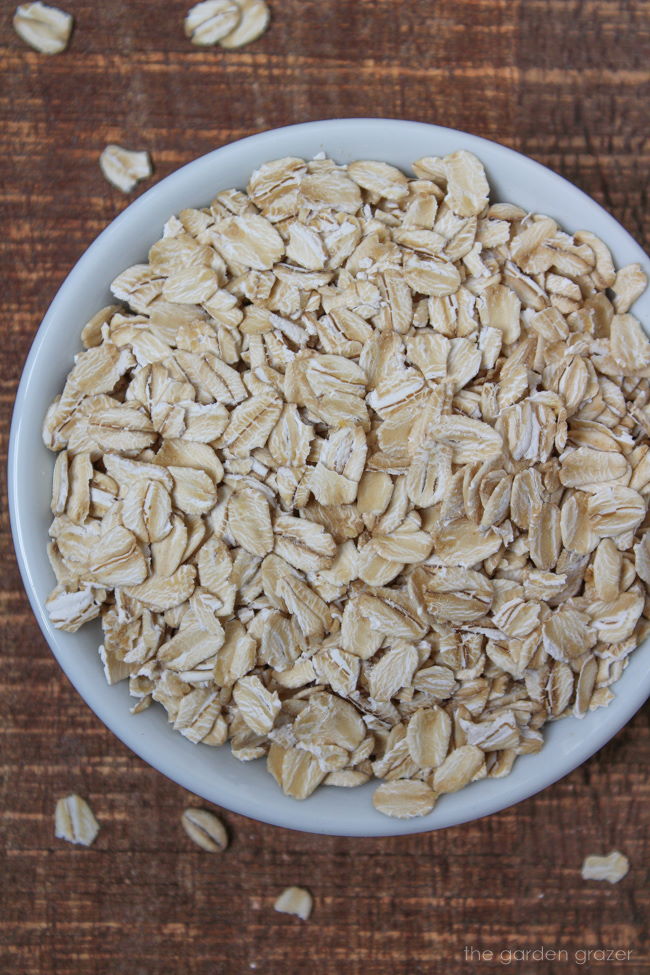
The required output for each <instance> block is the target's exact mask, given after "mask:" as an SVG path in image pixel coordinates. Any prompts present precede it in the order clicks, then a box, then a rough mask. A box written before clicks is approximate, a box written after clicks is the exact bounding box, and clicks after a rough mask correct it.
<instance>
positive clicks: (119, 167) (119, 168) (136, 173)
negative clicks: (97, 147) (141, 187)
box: [99, 144, 153, 193]
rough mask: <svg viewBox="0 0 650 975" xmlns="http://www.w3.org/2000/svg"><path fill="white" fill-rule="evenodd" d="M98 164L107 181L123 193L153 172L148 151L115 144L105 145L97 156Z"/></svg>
mask: <svg viewBox="0 0 650 975" xmlns="http://www.w3.org/2000/svg"><path fill="white" fill-rule="evenodd" d="M99 165H100V168H101V171H102V173H103V174H104V176H105V177H106V179H107V180H108V182H109V183H112V184H113V186H116V187H117V188H118V190H122V192H123V193H130V192H131V190H132V189H133V188H134V187H135V185H136V183H139V182H140V180H142V179H147V177H148V176H151V173H152V172H153V170H152V168H151V159H150V157H149V153H148V152H144V151H143V152H136V151H135V150H133V149H124V148H123V147H122V146H118V145H115V144H111V145H108V146H106V148H105V149H104V150H103V152H102V154H101V156H100V157H99Z"/></svg>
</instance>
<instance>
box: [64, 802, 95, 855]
mask: <svg viewBox="0 0 650 975" xmlns="http://www.w3.org/2000/svg"><path fill="white" fill-rule="evenodd" d="M98 832H99V823H98V822H97V820H96V819H95V817H94V815H93V812H92V809H91V808H90V806H89V805H88V803H87V802H86V800H85V799H82V798H81V796H78V795H76V794H75V793H72V795H69V796H66V797H65V798H64V799H59V800H58V802H57V804H56V810H55V814H54V835H55V836H57V837H58V838H59V839H62V840H67V841H68V843H77V844H79V845H80V846H90V845H91V844H92V843H94V841H95V839H96V837H97V834H98Z"/></svg>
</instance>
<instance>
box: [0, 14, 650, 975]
mask: <svg viewBox="0 0 650 975" xmlns="http://www.w3.org/2000/svg"><path fill="white" fill-rule="evenodd" d="M61 3H62V5H63V6H65V8H66V9H68V10H70V11H71V12H72V13H74V15H75V18H76V29H75V33H74V36H73V40H72V44H71V46H70V49H69V50H68V51H67V52H66V53H64V54H62V55H60V56H57V57H50V58H48V57H45V56H42V55H39V54H37V53H35V52H32V51H30V50H29V49H27V48H26V47H25V46H24V45H23V44H22V43H21V42H20V41H19V40H18V38H17V37H16V36H15V35H14V33H13V31H12V28H11V15H12V12H13V3H4V4H3V5H2V12H1V14H0V18H1V20H0V61H1V69H0V70H1V73H2V77H1V81H0V112H1V116H0V180H1V182H2V184H3V211H4V212H3V220H2V225H1V236H0V248H1V252H2V279H1V280H2V291H1V297H2V304H3V306H4V307H3V321H2V333H1V340H0V341H1V343H2V367H3V371H2V386H1V406H2V410H3V414H4V418H5V422H3V425H2V430H1V434H0V436H1V439H2V448H3V450H6V445H7V439H8V423H9V418H10V413H11V407H12V402H13V397H14V392H15V387H16V384H17V382H18V379H19V376H20V371H21V368H22V364H23V361H24V358H25V355H26V353H27V349H28V347H29V344H30V341H31V339H32V336H33V334H34V332H35V330H36V328H37V326H38V324H39V321H40V319H41V317H42V315H43V313H44V311H45V309H46V307H47V305H48V304H49V302H50V301H51V299H52V298H53V296H54V294H55V293H56V291H57V288H58V287H59V285H60V284H61V282H62V280H63V278H64V277H65V275H66V274H67V273H68V271H69V269H70V268H71V266H72V265H73V264H74V262H75V261H76V260H77V258H78V257H79V255H80V254H81V253H82V252H83V251H84V249H85V248H86V247H87V246H88V245H89V244H90V242H91V241H92V240H93V238H94V237H95V236H96V235H97V234H98V233H99V231H100V230H101V229H102V228H103V227H104V226H105V225H106V224H107V223H108V222H109V221H110V220H112V219H113V217H114V216H115V215H116V214H117V213H118V212H119V211H120V210H121V209H123V208H124V207H125V206H126V205H127V204H128V203H129V198H127V197H124V196H123V195H122V194H120V193H119V192H118V191H117V190H114V189H112V188H111V187H110V186H109V185H108V184H107V183H106V182H105V181H104V179H103V178H102V176H101V174H100V171H99V168H98V166H97V157H98V155H99V153H100V151H101V150H102V148H103V147H104V145H105V144H106V143H107V142H111V141H116V142H119V143H122V144H124V145H126V146H130V147H133V148H146V149H148V150H149V151H150V152H151V154H152V156H153V158H154V160H155V166H156V172H155V176H154V177H153V178H154V179H158V178H161V177H163V176H165V175H167V174H168V173H169V172H171V171H172V170H174V169H176V168H177V167H178V166H180V165H182V164H183V163H185V162H187V161H189V160H190V159H192V158H194V157H195V156H198V155H201V154H202V153H205V152H207V151H208V150H210V149H213V148H215V147H217V146H220V145H223V144H224V143H227V142H230V141H231V140H233V139H238V138H240V137H241V136H245V135H248V134H250V133H252V132H256V131H259V130H262V129H267V128H271V127H273V126H278V125H285V124H287V123H291V122H299V121H304V120H308V119H317V118H323V117H336V116H359V115H386V116H394V117H405V118H413V119H419V120H422V121H427V122H437V123H441V124H443V125H448V126H454V127H457V128H460V129H466V130H468V131H470V132H474V133H477V134H479V135H482V136H487V137H489V138H491V139H496V140H498V141H500V142H504V143H506V144H507V145H510V146H513V147H515V148H517V149H520V150H522V151H523V152H526V153H528V154H529V155H531V156H534V157H535V158H536V159H538V160H540V161H541V162H543V163H546V164H547V165H549V166H551V167H552V168H554V169H556V170H557V171H559V172H560V173H562V174H563V175H564V176H567V177H568V178H569V179H571V180H573V181H574V182H575V183H577V184H578V185H579V186H581V187H582V188H583V189H584V190H586V191H587V192H588V193H590V194H591V195H592V196H594V197H595V198H596V199H597V200H598V201H599V202H600V203H602V204H603V205H604V206H605V207H607V209H609V210H610V211H611V212H612V213H613V214H614V215H615V216H616V217H617V218H618V219H619V220H620V221H621V222H622V223H623V224H624V225H625V226H626V227H627V229H628V230H629V231H630V232H631V233H632V234H633V235H634V236H635V237H636V238H637V239H638V240H639V242H640V243H641V244H645V245H646V246H647V244H648V238H649V236H650V211H649V209H648V199H647V191H648V166H649V163H650V158H649V157H650V148H649V144H648V121H649V119H648V106H649V104H650V102H649V97H648V96H649V88H650V73H649V70H648V65H649V62H650V43H649V39H650V38H649V31H650V2H648V0H271V6H272V8H273V23H272V26H271V28H270V30H269V31H268V33H267V34H266V35H265V36H264V37H263V38H262V39H260V40H259V41H258V42H256V43H255V44H253V45H251V46H250V47H248V48H245V49H243V50H241V51H233V52H225V51H222V50H220V49H216V50H207V51H201V50H199V49H195V48H192V46H191V45H190V44H189V43H188V42H187V41H186V40H185V38H184V36H183V31H182V17H183V14H184V11H185V5H184V3H183V2H182V0H166V2H162V0H161V2H154V0H129V2H127V0H106V2H103V3H99V2H96V0H86V2H83V0H61ZM150 182H151V181H148V182H147V183H145V184H144V186H143V187H142V188H143V189H144V188H145V187H146V186H147V185H150ZM3 494H4V492H3ZM1 527H2V537H1V545H2V549H1V552H0V559H1V563H0V564H1V566H2V572H3V579H2V588H1V591H0V620H1V623H2V634H1V639H2V645H1V648H0V649H1V653H0V694H1V700H0V734H1V739H0V742H1V745H0V747H1V758H0V763H1V765H2V785H1V788H2V796H1V797H0V810H1V812H2V820H3V832H4V846H5V850H6V855H5V861H4V877H3V878H2V880H1V881H0V899H1V901H2V904H1V905H0V958H1V960H0V971H1V972H2V973H3V975H4V973H7V975H14V973H15V975H42V973H56V975H91V973H92V975H99V973H102V975H104V973H111V975H118V973H119V975H159V973H160V975H162V973H165V975H167V973H169V975H175V973H183V975H217V973H219V975H221V973H224V975H243V973H249V972H255V973H259V975H262V973H264V975H298V973H301V975H302V973H304V972H305V971H307V972H310V973H312V972H313V973H314V975H330V973H332V975H339V973H341V975H361V973H363V975H438V973H441V975H442V973H444V975H456V973H464V972H466V971H473V970H478V971H480V970H482V969H486V970H494V969H495V968H502V967H505V966H503V965H500V964H496V963H490V962H488V961H483V962H478V961H474V962H472V963H469V962H465V951H464V949H465V947H466V946H470V945H473V946H475V947H481V948H483V949H492V950H494V951H495V952H499V951H502V950H504V949H509V948H510V949H516V948H518V949H521V948H527V947H528V948H534V947H539V946H544V947H545V948H546V949H567V950H568V952H569V956H570V957H571V956H573V955H574V953H575V952H576V951H580V950H582V949H589V948H599V947H604V948H608V949H622V950H625V951H631V952H632V959H631V960H630V961H629V962H626V963H625V964H615V963H614V962H609V963H607V964H602V965H595V964H592V965H591V968H600V969H601V970H602V971H607V972H618V971H620V972H628V973H630V975H632V973H634V975H638V973H642V972H648V971H650V945H649V942H648V934H647V930H648V921H649V911H648V905H649V901H650V890H649V886H648V852H649V847H650V838H649V830H648V825H649V822H650V811H649V810H650V803H649V802H648V799H649V788H648V774H647V768H648V758H649V756H650V749H649V744H650V734H649V731H648V712H647V710H646V712H645V713H640V714H638V715H637V716H636V718H635V719H634V720H633V721H632V722H631V723H630V724H629V725H628V727H627V728H625V729H624V730H623V731H622V732H621V733H620V734H619V735H618V736H617V737H616V738H615V739H614V741H612V742H611V743H610V744H609V745H608V746H607V747H606V748H604V749H603V750H602V751H601V752H600V753H599V754H598V755H597V756H596V757H594V758H593V759H592V760H591V761H590V762H588V763H587V764H586V765H585V766H584V767H583V768H581V769H579V770H578V771H576V772H574V773H573V774H572V775H570V776H569V777H568V778H566V779H564V780H563V781H562V782H560V783H558V784H557V785H555V786H553V787H552V788H549V789H547V790H546V791H545V792H544V793H542V794H541V795H539V796H537V797H535V798H533V799H530V800H528V801H527V802H524V803H522V804H521V805H519V806H517V807H515V808H513V809H509V810H507V811H505V812H503V813H501V814H500V815H495V816H492V817H490V818H489V819H485V820H482V821H480V822H476V823H473V824H471V825H468V826H464V827H459V828H456V829H451V830H447V831H445V832H438V833H432V834H429V835H421V836H413V837H411V838H403V839H380V840H349V839H337V838H327V837H325V838H324V837H317V836H311V835H305V834H299V833H291V832H288V831H283V830H280V829H275V828H273V827H270V826H264V825H260V824H257V823H254V822H251V821H249V820H246V819H243V818H240V817H237V816H234V815H230V814H228V813H225V816H224V818H225V819H226V821H227V823H228V825H229V827H230V829H231V831H232V846H231V848H230V849H229V850H228V852H227V853H226V854H225V855H224V856H222V857H210V856H209V855H207V854H203V853H202V851H200V850H198V849H196V848H194V847H193V846H192V844H191V843H190V841H189V840H188V839H187V838H186V837H185V835H184V834H183V832H182V831H181V828H180V825H179V816H180V814H181V811H182V810H183V808H184V807H185V806H186V804H187V803H188V801H192V800H195V801H197V800H196V797H192V796H189V795H187V794H186V793H184V792H183V790H182V789H180V788H179V787H177V786H176V785H174V784H173V783H171V782H169V781H167V780H166V779H164V778H163V777H162V776H160V775H159V774H158V773H156V772H154V771H153V770H152V769H150V768H148V767H147V766H145V765H144V764H143V763H142V762H141V761H140V760H139V759H137V758H136V757H135V756H134V755H132V754H130V753H129V752H128V751H127V750H126V749H125V748H124V746H123V745H121V743H120V742H119V741H117V739H115V738H114V737H113V736H112V734H110V733H109V732H108V731H107V730H106V729H105V728H104V727H103V726H102V725H101V724H100V722H99V721H98V720H97V719H96V718H95V717H94V715H93V714H92V713H91V712H90V711H89V709H88V708H87V707H86V705H85V704H84V703H83V702H82V701H81V700H80V698H79V697H78V696H77V694H76V692H75V691H73V690H72V688H71V687H70V685H69V684H68V682H67V680H66V679H65V678H64V676H63V674H62V673H61V672H60V671H59V669H58V667H57V665H56V663H55V662H54V659H53V658H52V656H51V655H50V653H49V651H48V649H47V647H46V645H45V642H44V640H43V639H42V637H41V635H40V633H39V631H38V629H37V626H36V624H35V622H34V620H33V618H32V616H31V613H30V610H29V607H28V604H27V600H26V598H25V596H24V594H23V591H22V587H21V583H20V579H19V576H18V571H17V569H16V566H15V563H14V560H13V550H12V546H11V540H10V535H9V527H8V518H7V511H6V503H5V502H4V500H3V503H2V526H1ZM71 791H78V792H79V793H80V794H81V795H83V796H85V797H87V798H88V799H89V801H90V802H91V804H92V806H93V808H94V810H95V812H96V814H97V816H98V818H99V820H100V821H101V823H102V830H101V832H100V834H99V838H98V840H97V842H96V844H95V845H94V846H93V847H92V849H89V850H85V849H81V848H74V847H71V846H69V845H67V844H65V843H63V842H61V841H57V840H55V839H54V835H53V810H54V804H55V801H56V799H57V798H59V797H60V796H62V795H65V794H67V793H69V792H71ZM342 801H345V797H344V796H342ZM612 848H619V849H620V850H622V851H623V852H625V853H626V854H627V855H628V856H629V858H630V861H631V870H630V873H629V875H628V876H627V877H626V878H625V880H623V881H622V882H621V883H620V884H618V885H617V886H614V887H612V886H610V885H608V884H596V883H593V882H592V883H585V882H584V881H582V879H581V877H580V866H581V862H582V859H583V857H584V856H585V855H586V854H588V853H594V852H607V851H609V850H610V849H612ZM294 883H295V884H304V885H307V886H308V887H309V888H310V889H311V890H312V892H313V894H314V899H315V907H314V912H313V916H312V919H311V920H310V921H309V922H308V923H307V924H305V923H303V922H300V921H299V920H298V919H296V918H290V917H285V916H281V915H278V914H276V913H274V911H273V909H272V904H273V900H274V898H275V896H276V895H277V893H278V892H279V891H280V889H282V887H283V886H285V885H288V884H294ZM510 967H511V968H512V969H514V970H517V971H518V972H523V973H525V975H529V973H556V972H561V973H562V972H566V973H569V972H574V971H575V972H582V971H585V970H587V969H589V970H591V969H590V966H588V965H580V964H578V962H577V961H575V959H574V961H572V962H567V963H560V962H552V961H545V962H532V961H530V962H528V963H526V962H524V963H513V965H512V966H510Z"/></svg>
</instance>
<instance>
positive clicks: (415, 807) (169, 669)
mask: <svg viewBox="0 0 650 975" xmlns="http://www.w3.org/2000/svg"><path fill="white" fill-rule="evenodd" d="M413 170H414V172H415V178H412V177H407V176H406V175H405V174H404V173H402V172H400V171H399V170H398V169H396V168H395V167H393V166H390V165H387V164H386V163H383V162H372V161H370V162H368V161H360V162H354V163H352V164H350V165H349V166H339V165H337V164H336V163H334V162H333V161H332V160H331V159H326V158H316V159H314V160H312V161H310V162H305V161H304V160H302V159H298V158H286V159H279V160H276V161H274V162H269V163H266V164H265V165H263V166H261V167H260V168H259V169H258V170H257V171H256V172H254V173H253V175H252V176H251V178H250V181H249V183H248V187H247V190H246V192H240V191H238V190H234V189H231V190H225V191H223V192H220V193H218V194H217V196H216V197H215V199H214V200H213V201H212V203H211V204H210V205H209V206H207V207H205V208H204V209H200V210H198V209H187V210H184V211H182V212H181V213H180V214H179V215H178V216H175V217H172V218H171V219H170V220H169V221H168V222H167V224H166V225H165V228H164V234H163V237H162V239H161V240H159V241H158V242H157V243H156V244H154V246H153V247H152V248H151V250H150V252H149V257H148V261H147V262H146V263H143V264H138V265H136V266H135V267H131V268H128V269H127V270H126V271H124V272H123V273H122V274H120V275H119V277H118V278H117V279H116V280H115V281H114V282H113V285H112V290H113V294H114V295H115V298H116V300H117V301H118V302H119V304H115V305H112V306H110V307H107V308H104V309H102V310H101V311H100V312H98V313H97V315H95V317H94V318H93V319H92V320H91V321H90V322H88V324H87V325H86V326H85V328H84V330H83V333H82V338H83V342H84V345H85V347H86V351H84V352H82V353H80V354H79V355H78V356H77V357H76V360H75V363H74V367H73V369H72V371H71V372H70V374H69V376H68V379H67V381H66V384H65V388H64V390H63V392H62V394H61V396H59V397H57V399H56V401H55V402H54V403H53V404H52V406H51V408H50V410H49V412H48V414H47V418H46V420H45V428H44V437H45V442H46V444H47V446H48V447H50V448H51V449H52V450H54V451H58V457H57V460H56V465H55V471H54V490H53V497H52V511H53V513H54V521H53V523H52V526H51V529H50V534H51V542H50V546H49V555H50V560H51V563H52V566H53V569H54V572H55V573H56V577H57V582H58V584H57V586H56V588H55V589H54V591H53V592H52V594H51V596H50V597H49V599H48V609H49V613H50V616H51V618H52V620H53V621H54V622H55V624H56V625H57V626H59V627H61V628H62V629H65V630H76V629H78V627H80V626H81V625H82V624H83V623H85V622H87V621H88V620H92V619H94V618H95V617H98V616H99V617H101V623H102V627H103V631H104V642H103V644H102V645H101V647H100V648H99V652H100V655H101V659H102V661H103V664H104V668H105V672H106V677H107V679H108V681H109V682H110V683H114V682H115V681H119V680H123V679H128V681H129V687H130V691H131V694H132V695H133V696H134V698H135V699H136V701H137V703H136V704H135V707H134V710H135V711H141V710H143V709H144V708H146V707H148V706H149V705H150V704H151V703H152V702H153V701H156V702H158V703H159V704H161V705H162V706H163V707H164V708H165V709H166V711H167V714H168V716H169V720H170V722H171V723H172V724H173V727H174V728H175V729H176V730H177V731H179V732H180V733H181V734H182V735H184V736H185V737H186V738H188V739H189V740H190V741H192V742H203V743H204V744H207V745H221V744H223V743H224V742H226V741H230V744H231V748H232V752H233V755H235V757H237V758H238V759H240V760H241V761H250V760H252V759H257V758H262V757H264V758H266V762H267V767H268V770H269V772H270V773H271V774H272V775H273V776H274V777H275V779H276V780H277V782H278V783H279V784H280V786H281V787H282V789H283V790H284V792H285V793H286V794H287V795H289V796H293V797H295V798H296V799H304V798H305V797H306V796H308V795H309V794H310V793H311V792H313V791H314V789H316V788H317V786H319V785H320V784H321V783H325V784H326V785H337V786H342V787H349V786H357V785H361V784H362V783H364V782H367V781H368V780H369V779H371V778H372V777H373V776H374V777H376V778H379V779H383V780H384V783H383V784H382V785H381V786H380V787H379V788H378V789H377V792H376V796H375V805H376V807H377V808H378V809H379V810H381V811H382V812H384V813H386V814H388V815H392V816H411V815H422V814H426V813H428V812H429V811H430V810H431V809H432V808H433V805H434V803H435V801H436V799H437V798H438V796H439V795H442V794H444V793H449V792H454V791H456V790H458V789H461V788H463V787H464V786H465V785H467V784H468V783H469V782H472V781H475V780H477V779H481V778H483V777H485V776H492V777H499V776H503V775H506V774H507V773H508V772H509V771H510V769H511V768H512V765H513V762H514V761H515V758H516V757H517V756H518V755H522V754H527V753H531V752H537V751H539V749H541V747H542V745H543V736H542V728H543V726H544V724H545V723H546V722H547V721H549V720H551V719H554V718H559V717H562V716H564V715H567V714H574V715H576V716H577V717H583V716H584V715H585V714H586V713H587V711H589V710H593V709H594V708H597V707H599V706H602V705H605V704H607V703H608V702H609V701H610V700H611V698H612V691H611V685H612V684H614V682H615V681H616V680H617V679H618V677H620V675H621V673H622V672H623V670H624V668H625V666H626V664H627V662H628V657H629V654H630V653H631V652H632V650H633V649H634V647H635V646H636V645H637V643H638V642H639V641H640V640H641V639H642V638H643V637H645V635H646V633H647V632H648V628H649V625H648V618H649V617H650V613H648V607H647V606H646V592H647V590H646V586H647V584H648V583H650V533H649V532H648V531H647V526H648V520H647V509H648V498H649V496H650V453H649V444H650V441H649V439H648V434H649V432H650V395H649V384H648V379H649V377H650V343H649V342H648V340H647V338H646V336H645V334H644V332H643V330H642V328H641V326H640V324H639V322H638V321H637V320H636V319H635V318H634V316H633V315H631V314H630V313H629V309H630V306H631V305H632V303H633V302H634V300H635V299H636V298H637V297H638V295H639V294H640V293H641V292H642V291H643V289H644V287H645V285H646V279H645V276H644V275H643V273H642V271H641V269H640V267H639V266H638V265H631V266H629V267H627V268H623V269H621V270H620V271H618V272H616V270H615V269H614V265H613V262H612V258H611V256H610V254H609V251H608V249H607V247H606V245H605V244H604V243H603V242H602V241H600V240H599V239H598V238H596V237H595V236H594V235H593V234H591V233H589V232H587V231H584V232H581V233H577V234H575V235H571V234H568V233H565V232H564V231H563V230H561V229H560V227H559V226H558V224H557V223H556V222H555V221H554V220H552V219H551V218H549V217H546V216H542V215H540V214H530V213H526V212H525V211H524V210H522V209H520V208H519V207H517V206H514V205H512V204H508V203H495V204H490V202H489V199H488V190H489V188H488V183H487V180H486V177H485V173H484V171H483V167H482V165H481V163H480V162H479V160H478V159H476V158H475V157H474V156H473V155H471V154H470V153H468V152H465V151H459V152H455V153H453V154H451V155H449V156H446V157H445V158H444V159H443V158H433V157H431V158H424V159H420V160H418V161H417V162H416V163H414V165H413Z"/></svg>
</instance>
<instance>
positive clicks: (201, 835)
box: [181, 808, 228, 853]
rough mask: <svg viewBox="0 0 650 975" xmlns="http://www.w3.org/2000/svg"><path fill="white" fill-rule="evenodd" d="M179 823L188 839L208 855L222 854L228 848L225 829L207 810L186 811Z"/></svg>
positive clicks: (217, 818)
mask: <svg viewBox="0 0 650 975" xmlns="http://www.w3.org/2000/svg"><path fill="white" fill-rule="evenodd" d="M181 823H182V826H183V829H184V830H185V832H186V833H187V835H188V836H189V838H190V839H191V840H193V841H194V843H196V844H197V846H200V847H201V848H202V849H203V850H206V851H207V852H208V853H223V851H224V850H225V849H226V847H227V846H228V833H227V832H226V827H225V826H224V825H223V823H222V822H221V820H220V819H219V817H218V816H215V814H214V813H213V812H210V810H209V809H193V808H190V809H186V810H185V812H184V813H183V815H182V817H181Z"/></svg>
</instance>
